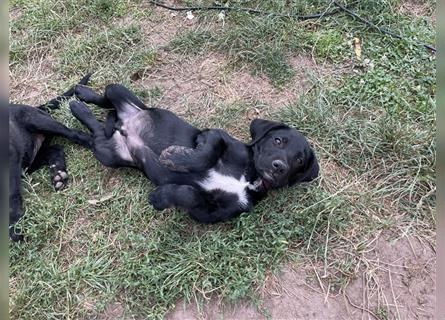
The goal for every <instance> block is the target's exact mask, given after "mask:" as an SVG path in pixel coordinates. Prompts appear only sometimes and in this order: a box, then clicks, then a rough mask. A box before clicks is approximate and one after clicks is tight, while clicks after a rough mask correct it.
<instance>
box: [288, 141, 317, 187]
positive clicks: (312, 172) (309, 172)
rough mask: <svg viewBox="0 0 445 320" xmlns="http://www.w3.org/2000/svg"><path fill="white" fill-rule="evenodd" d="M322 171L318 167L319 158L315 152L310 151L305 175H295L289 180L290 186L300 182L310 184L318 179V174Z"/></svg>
mask: <svg viewBox="0 0 445 320" xmlns="http://www.w3.org/2000/svg"><path fill="white" fill-rule="evenodd" d="M319 171H320V167H319V166H318V161H317V158H316V157H315V153H314V151H312V149H309V156H308V158H307V160H306V163H305V166H304V169H303V173H300V172H299V173H297V174H294V175H293V176H291V177H290V178H289V184H288V186H289V187H290V186H293V185H294V184H296V183H300V182H309V181H312V180H314V179H315V178H317V177H318V172H319Z"/></svg>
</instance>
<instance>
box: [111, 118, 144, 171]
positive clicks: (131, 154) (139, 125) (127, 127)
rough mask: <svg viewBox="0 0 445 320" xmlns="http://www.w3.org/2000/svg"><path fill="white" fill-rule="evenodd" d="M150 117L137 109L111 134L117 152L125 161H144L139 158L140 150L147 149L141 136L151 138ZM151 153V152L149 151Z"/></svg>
mask: <svg viewBox="0 0 445 320" xmlns="http://www.w3.org/2000/svg"><path fill="white" fill-rule="evenodd" d="M151 136H152V133H151V118H150V116H149V115H148V114H147V112H145V111H139V112H137V113H135V114H133V115H132V116H131V117H129V118H127V119H125V120H124V121H123V122H122V125H121V127H120V128H119V129H118V130H117V131H115V133H114V134H113V140H114V142H115V145H116V152H117V154H118V155H119V156H120V157H121V158H122V159H124V160H126V161H131V162H133V163H135V164H138V163H141V162H144V159H139V157H140V154H141V152H140V151H141V150H144V149H145V152H147V151H150V150H147V148H148V147H147V145H146V144H145V143H144V141H143V138H148V139H149V138H151ZM149 153H150V155H152V154H153V153H152V152H149Z"/></svg>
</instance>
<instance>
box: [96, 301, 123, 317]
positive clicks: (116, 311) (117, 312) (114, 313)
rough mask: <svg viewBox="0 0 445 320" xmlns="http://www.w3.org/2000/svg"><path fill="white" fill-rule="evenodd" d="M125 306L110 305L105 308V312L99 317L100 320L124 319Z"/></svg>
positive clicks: (119, 304) (118, 304)
mask: <svg viewBox="0 0 445 320" xmlns="http://www.w3.org/2000/svg"><path fill="white" fill-rule="evenodd" d="M124 311H125V310H124V306H123V305H122V304H121V303H119V302H115V303H110V304H108V305H107V307H106V308H105V311H104V312H103V313H102V314H100V315H99V317H98V319H99V320H115V319H122V318H123V316H124Z"/></svg>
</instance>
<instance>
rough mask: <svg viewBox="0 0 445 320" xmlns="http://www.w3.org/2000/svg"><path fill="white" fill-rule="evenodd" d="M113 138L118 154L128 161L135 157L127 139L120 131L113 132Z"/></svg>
mask: <svg viewBox="0 0 445 320" xmlns="http://www.w3.org/2000/svg"><path fill="white" fill-rule="evenodd" d="M113 140H114V143H115V146H116V152H117V154H118V155H119V156H120V157H121V158H122V159H124V160H126V161H133V157H132V156H131V154H130V151H129V150H128V146H127V139H126V138H125V136H123V135H122V134H121V133H120V132H119V131H115V132H114V134H113Z"/></svg>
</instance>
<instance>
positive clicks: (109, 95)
mask: <svg viewBox="0 0 445 320" xmlns="http://www.w3.org/2000/svg"><path fill="white" fill-rule="evenodd" d="M105 99H106V100H107V101H109V102H110V103H111V104H112V105H113V107H114V108H115V109H116V111H117V114H118V117H119V119H120V120H124V119H125V118H127V117H131V116H133V115H135V114H136V113H138V112H139V111H141V110H147V109H148V108H147V106H146V105H145V104H144V103H143V102H142V101H141V100H139V98H138V97H136V95H135V94H134V93H132V92H131V91H130V90H129V89H127V88H125V87H124V86H122V85H120V84H110V85H108V86H107V87H106V88H105Z"/></svg>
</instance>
